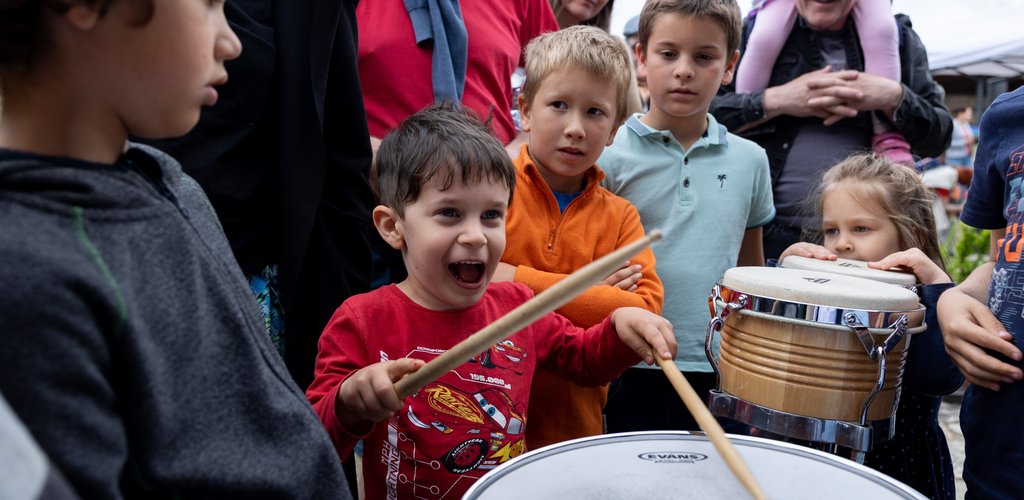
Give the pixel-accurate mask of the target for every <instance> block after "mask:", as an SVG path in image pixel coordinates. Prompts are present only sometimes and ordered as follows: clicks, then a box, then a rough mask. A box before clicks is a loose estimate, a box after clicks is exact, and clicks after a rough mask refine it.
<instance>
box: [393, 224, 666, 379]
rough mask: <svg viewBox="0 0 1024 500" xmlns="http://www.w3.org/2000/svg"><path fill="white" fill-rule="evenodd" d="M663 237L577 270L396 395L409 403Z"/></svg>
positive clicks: (441, 358)
mask: <svg viewBox="0 0 1024 500" xmlns="http://www.w3.org/2000/svg"><path fill="white" fill-rule="evenodd" d="M661 234H662V233H661V231H660V230H657V229H655V230H654V231H651V232H650V234H648V235H647V236H644V237H643V238H641V239H639V240H636V241H634V242H633V243H630V244H628V245H626V246H624V247H621V248H619V249H618V250H615V251H614V252H612V253H610V254H608V255H605V256H604V257H601V258H600V259H597V260H595V261H593V262H591V263H590V264H587V265H585V266H583V267H581V268H579V269H577V270H576V272H574V273H572V274H570V275H569V276H566V277H565V279H563V280H561V281H559V282H558V283H555V284H554V285H553V286H551V288H548V289H547V290H544V291H543V292H541V293H539V294H537V296H535V297H534V298H532V299H530V300H528V301H526V302H523V303H522V304H520V305H519V307H517V308H515V309H513V310H511V311H509V312H508V313H507V314H505V315H504V316H502V317H500V318H498V320H497V321H495V322H494V323H491V324H490V325H487V326H485V327H483V328H481V329H480V331H478V332H476V333H474V334H473V335H470V336H469V337H468V338H466V340H463V341H462V342H459V343H458V344H456V345H455V346H454V347H452V348H451V349H448V350H447V351H446V352H444V353H443V354H441V355H440V356H438V357H436V358H434V359H432V360H431V361H430V362H429V363H427V364H425V365H423V367H422V368H420V369H419V370H416V371H415V372H413V373H410V374H409V375H406V376H405V377H403V378H402V379H401V380H399V381H398V382H396V383H395V392H397V393H398V397H400V398H402V399H405V398H407V397H409V396H412V395H413V394H415V393H416V391H418V390H420V389H421V388H422V387H423V386H425V385H427V384H429V383H430V382H433V381H434V380H437V379H438V378H440V377H441V376H442V375H444V374H446V373H448V372H449V371H451V370H452V369H454V368H456V367H458V366H460V365H462V364H464V363H466V361H468V360H469V359H470V358H472V357H474V356H476V355H478V354H480V353H482V352H484V351H486V350H487V349H488V348H490V347H491V346H492V345H494V344H496V343H498V342H501V341H502V340H505V339H507V338H508V337H511V336H512V334H513V333H516V332H518V331H519V330H522V329H523V328H525V327H526V326H527V325H529V324H530V323H533V322H534V321H537V320H538V319H540V318H541V316H544V315H545V314H547V313H549V312H551V311H554V310H555V309H558V308H559V307H561V306H563V305H565V304H566V303H567V302H569V301H571V300H572V299H574V298H576V296H578V295H579V294H581V293H583V292H584V291H586V290H587V289H588V288H590V287H591V286H594V285H595V284H597V283H598V282H600V281H601V280H602V279H604V278H606V277H608V275H610V274H612V273H613V272H615V271H617V270H618V269H620V268H621V267H622V262H623V261H625V260H629V258H630V257H632V256H634V255H636V254H637V253H639V252H640V251H641V250H643V249H644V248H647V247H648V246H649V245H650V244H651V243H653V242H655V241H657V240H659V239H661Z"/></svg>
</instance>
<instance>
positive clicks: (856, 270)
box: [779, 255, 917, 286]
mask: <svg viewBox="0 0 1024 500" xmlns="http://www.w3.org/2000/svg"><path fill="white" fill-rule="evenodd" d="M779 266H781V267H784V268H786V269H803V270H805V271H821V272H823V273H836V274H842V275H845V276H853V277H855V278H864V279H869V280H873V281H881V282H882V283H889V284H890V285H899V286H914V285H916V284H917V277H916V276H914V275H913V274H910V273H904V272H899V271H882V270H880V269H872V268H870V267H868V263H867V262H864V261H860V260H850V259H837V260H834V261H833V260H819V259H812V258H810V257H801V256H799V255H790V256H789V257H786V260H783V261H782V262H780V263H779Z"/></svg>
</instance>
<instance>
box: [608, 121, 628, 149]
mask: <svg viewBox="0 0 1024 500" xmlns="http://www.w3.org/2000/svg"><path fill="white" fill-rule="evenodd" d="M625 122H626V121H625V120H619V121H618V122H617V123H616V124H615V126H614V127H612V131H611V133H610V134H608V142H607V143H606V144H605V145H604V147H608V146H611V145H612V142H613V141H615V134H616V133H617V132H618V131H619V127H621V126H622V124H623V123H625Z"/></svg>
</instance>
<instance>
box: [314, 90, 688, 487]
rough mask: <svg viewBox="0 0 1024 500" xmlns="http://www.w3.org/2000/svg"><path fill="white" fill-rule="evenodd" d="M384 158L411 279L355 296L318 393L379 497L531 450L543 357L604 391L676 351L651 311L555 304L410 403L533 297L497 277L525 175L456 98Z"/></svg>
mask: <svg viewBox="0 0 1024 500" xmlns="http://www.w3.org/2000/svg"><path fill="white" fill-rule="evenodd" d="M424 145H429V147H424ZM377 167H378V169H379V175H380V176H379V179H380V180H379V186H380V191H381V193H380V194H381V203H382V204H383V205H381V206H378V207H377V208H376V209H374V213H373V216H374V225H375V226H376V227H377V230H378V232H380V234H381V236H382V237H383V238H384V240H385V241H386V242H387V243H388V244H390V245H391V246H393V247H394V248H396V249H399V250H401V252H402V258H403V260H404V261H405V265H406V268H407V269H408V270H409V277H408V278H407V279H406V280H405V281H403V282H401V283H399V284H397V285H389V286H386V287H383V288H380V289H378V290H376V291H374V292H370V293H367V294H363V295H357V296H355V297H352V298H350V299H348V300H346V301H345V303H343V304H342V305H341V307H340V308H339V309H338V311H337V312H336V313H335V315H334V317H333V318H332V319H331V322H330V323H329V324H328V326H327V328H326V330H325V331H324V334H323V335H322V336H321V339H320V354H319V356H318V358H317V364H316V376H315V379H314V381H313V384H312V385H311V386H310V388H309V390H308V391H307V394H306V395H307V396H308V397H309V399H310V401H311V402H312V403H313V407H314V409H315V410H316V412H317V414H318V415H319V416H320V419H321V420H322V421H323V422H324V426H325V427H326V428H327V431H328V434H330V436H331V438H332V439H333V440H334V443H335V445H336V446H337V448H338V451H339V453H340V454H341V455H342V456H345V455H347V454H348V453H350V452H351V449H352V447H353V446H354V444H355V443H356V441H357V440H359V439H364V443H365V450H364V454H363V456H364V460H363V475H364V484H365V485H366V495H367V498H382V497H385V496H407V497H409V498H413V497H418V496H430V497H435V498H459V497H461V495H462V494H463V493H464V492H465V491H466V489H467V488H468V487H469V486H470V485H471V484H472V483H473V482H474V481H475V480H476V479H477V478H479V477H480V476H482V475H483V473H484V472H486V470H487V469H490V468H493V467H495V466H496V465H498V464H500V463H502V462H505V461H507V460H509V459H511V458H513V457H515V456H517V455H519V454H521V453H522V452H523V451H524V450H525V448H526V445H525V441H524V437H523V436H524V431H525V430H526V423H527V421H528V413H527V402H528V399H529V394H530V383H531V381H532V378H533V373H534V370H535V369H536V367H537V366H544V367H545V368H548V369H551V370H555V371H556V372H557V373H559V374H560V375H562V376H564V377H567V378H570V379H572V380H574V381H575V382H578V383H580V384H587V385H600V384H604V383H607V382H608V381H609V380H611V379H612V378H613V377H615V376H617V375H618V374H619V373H620V372H622V371H623V370H624V369H625V368H627V367H628V366H630V365H631V364H633V363H635V362H636V360H637V359H638V358H643V359H644V360H645V361H647V362H648V363H650V362H652V361H653V360H652V358H651V354H650V353H651V351H650V349H651V347H649V346H648V344H650V346H653V348H655V349H657V350H658V352H660V353H662V356H665V357H671V356H672V352H673V351H674V349H675V342H674V335H673V333H672V326H671V325H670V324H669V323H668V322H667V321H665V320H664V319H663V318H661V317H659V316H657V315H655V314H653V313H651V312H649V311H645V310H643V309H639V308H622V309H618V310H616V311H614V312H613V313H612V314H611V315H610V316H609V317H608V318H607V319H605V320H604V321H602V322H601V323H600V324H599V325H597V326H595V327H593V328H592V329H590V330H587V331H584V330H583V329H580V328H577V327H575V326H573V325H572V323H570V322H569V321H568V320H567V319H565V318H563V317H561V316H559V315H557V314H554V313H551V314H548V315H547V316H545V317H543V318H542V319H540V320H539V321H537V322H535V323H533V324H532V325H530V326H528V327H526V328H524V329H523V330H521V331H519V332H517V333H516V334H514V335H512V336H511V337H510V338H509V339H507V340H505V341H503V342H500V343H498V344H496V345H494V346H492V347H491V348H490V349H488V350H487V351H486V352H484V353H483V354H481V355H479V356H476V357H475V358H473V359H470V360H467V363H466V364H464V365H462V366H460V367H458V368H456V369H454V370H452V371H451V372H449V373H448V374H446V375H445V376H443V377H442V378H440V379H439V380H437V381H435V382H433V383H430V384H428V385H427V386H426V387H424V388H423V389H421V390H420V391H419V392H417V393H416V394H415V395H413V396H411V397H409V398H406V399H405V400H404V401H403V400H400V399H399V398H398V395H397V394H396V393H395V390H394V386H393V384H394V382H395V381H397V380H398V379H400V378H401V377H402V376H404V375H405V374H407V373H410V372H412V371H415V370H416V369H418V368H419V367H420V366H422V364H423V363H424V362H425V361H427V360H430V359H432V358H434V357H436V356H438V355H439V354H441V353H443V352H445V351H446V350H447V349H449V348H451V347H452V346H453V345H455V344H456V343H458V342H459V341H461V340H464V339H465V338H467V337H468V336H469V335H471V334H473V333H474V332H476V331H478V330H480V329H481V328H483V327H484V326H486V325H488V324H489V323H491V322H493V321H494V320H496V319H498V318H499V317H501V316H503V315H504V314H505V313H507V312H509V311H511V310H512V309H514V308H515V307H517V306H519V305H520V304H522V303H523V302H525V301H527V300H529V299H530V298H531V297H532V295H533V293H532V292H531V291H530V290H529V288H527V287H526V286H524V285H521V284H516V283H494V284H493V285H491V286H488V284H489V282H490V281H491V276H492V275H493V274H494V271H495V269H496V268H497V266H498V262H499V259H500V258H501V255H502V253H503V251H504V249H505V213H506V212H507V210H508V204H509V202H510V200H511V198H512V196H511V195H512V190H513V187H514V185H515V184H514V183H515V171H514V169H513V167H512V163H511V161H510V160H509V158H508V156H507V154H506V153H505V150H504V148H503V147H502V145H501V143H499V142H498V141H497V139H495V137H494V136H493V135H492V134H491V132H490V131H489V130H488V129H487V127H486V126H485V125H484V124H482V123H480V122H479V121H477V120H475V119H473V118H470V117H469V116H467V115H466V114H464V113H462V112H458V111H455V110H453V109H451V108H450V107H441V108H432V109H428V110H425V111H422V112H420V113H417V114H415V115H413V116H412V117H410V118H408V119H407V120H405V121H404V122H402V124H401V125H400V126H399V127H398V129H397V130H395V131H394V132H393V133H392V134H391V135H389V136H388V137H387V138H386V139H385V140H384V142H383V143H382V144H381V148H380V150H379V152H378V155H377ZM638 353H639V355H638Z"/></svg>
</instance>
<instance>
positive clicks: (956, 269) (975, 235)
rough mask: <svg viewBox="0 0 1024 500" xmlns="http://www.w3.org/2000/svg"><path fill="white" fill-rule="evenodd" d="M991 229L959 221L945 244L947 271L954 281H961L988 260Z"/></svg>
mask: <svg viewBox="0 0 1024 500" xmlns="http://www.w3.org/2000/svg"><path fill="white" fill-rule="evenodd" d="M989 234H990V233H989V231H987V230H978V229H974V228H973V227H970V226H968V225H966V224H964V223H963V222H959V221H958V222H957V223H956V224H955V226H954V228H953V230H952V231H950V235H949V240H947V242H946V245H943V248H942V250H943V254H944V255H943V260H945V261H946V271H947V272H948V273H949V277H950V278H952V279H953V281H955V282H957V283H960V282H962V281H963V280H964V279H965V278H967V276H968V275H970V274H971V271H974V269H975V268H977V267H978V266H980V265H982V264H984V263H985V262H987V261H988V253H989Z"/></svg>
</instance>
